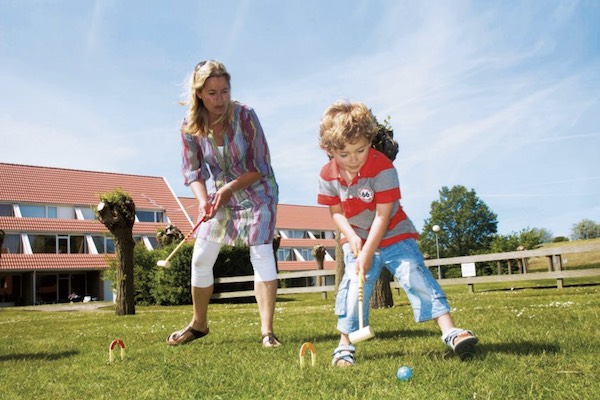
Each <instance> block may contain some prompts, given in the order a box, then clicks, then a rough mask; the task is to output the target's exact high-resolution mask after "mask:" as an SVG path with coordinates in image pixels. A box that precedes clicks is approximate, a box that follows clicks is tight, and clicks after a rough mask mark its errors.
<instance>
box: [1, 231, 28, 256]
mask: <svg viewBox="0 0 600 400" xmlns="http://www.w3.org/2000/svg"><path fill="white" fill-rule="evenodd" d="M2 253H8V254H23V242H21V235H13V234H8V235H6V236H4V243H2Z"/></svg>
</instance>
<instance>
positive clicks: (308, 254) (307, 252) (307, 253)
mask: <svg viewBox="0 0 600 400" xmlns="http://www.w3.org/2000/svg"><path fill="white" fill-rule="evenodd" d="M300 255H301V256H302V258H304V260H305V261H311V260H314V257H313V255H312V249H300Z"/></svg>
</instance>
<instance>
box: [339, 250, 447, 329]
mask: <svg viewBox="0 0 600 400" xmlns="http://www.w3.org/2000/svg"><path fill="white" fill-rule="evenodd" d="M343 250H344V264H345V270H344V276H343V278H342V281H341V282H340V285H339V289H338V293H337V296H336V300H335V313H336V315H337V316H338V324H337V328H338V330H339V331H340V332H342V333H345V334H349V333H351V332H354V331H356V330H358V329H359V327H358V274H357V272H356V259H355V257H354V255H353V254H352V252H351V251H350V246H349V245H348V244H345V245H344V246H343ZM383 267H386V268H387V269H388V270H389V271H390V272H391V273H392V275H393V276H394V277H395V278H396V279H397V280H398V282H399V283H400V285H401V286H402V288H403V289H404V291H405V292H406V295H407V296H408V300H409V301H410V305H411V307H412V309H413V313H414V317H415V321H416V322H424V321H429V320H431V319H433V318H437V317H439V316H442V315H444V314H447V313H449V312H450V306H449V305H448V300H447V299H446V294H445V293H444V291H443V290H442V288H441V287H440V285H439V284H438V282H437V281H436V280H435V278H434V277H433V275H432V274H431V272H430V271H429V269H428V268H427V266H425V262H424V261H423V255H422V254H421V252H420V250H419V246H418V245H417V242H416V240H414V239H406V240H402V241H400V242H397V243H394V244H391V245H389V246H386V247H382V248H379V249H378V250H377V252H376V253H375V254H374V255H373V263H372V266H371V269H370V270H369V271H368V272H367V275H366V282H365V283H364V285H363V299H364V303H363V304H364V307H363V313H364V315H363V318H364V325H365V326H367V325H368V324H369V303H370V301H371V296H372V295H373V289H374V286H375V282H377V279H378V278H379V275H380V273H381V270H382V269H383Z"/></svg>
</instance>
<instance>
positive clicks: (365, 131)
mask: <svg viewBox="0 0 600 400" xmlns="http://www.w3.org/2000/svg"><path fill="white" fill-rule="evenodd" d="M377 131H378V126H377V122H376V121H375V117H374V116H373V114H372V113H371V110H369V109H368V108H367V106H366V105H364V104H363V103H351V102H349V101H347V100H340V101H337V102H335V103H333V104H332V105H331V106H329V107H328V108H327V110H325V112H324V113H323V117H322V118H321V126H320V129H319V145H320V146H321V148H322V149H323V150H343V149H344V148H345V147H346V145H347V144H349V143H356V142H358V141H359V140H360V139H362V138H365V139H367V141H368V142H369V143H371V141H372V140H373V137H374V136H375V135H376V134H377Z"/></svg>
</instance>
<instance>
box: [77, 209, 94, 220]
mask: <svg viewBox="0 0 600 400" xmlns="http://www.w3.org/2000/svg"><path fill="white" fill-rule="evenodd" d="M80 210H81V214H82V215H83V219H87V220H93V219H96V214H95V213H94V210H93V209H92V208H91V207H81V208H80Z"/></svg>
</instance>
